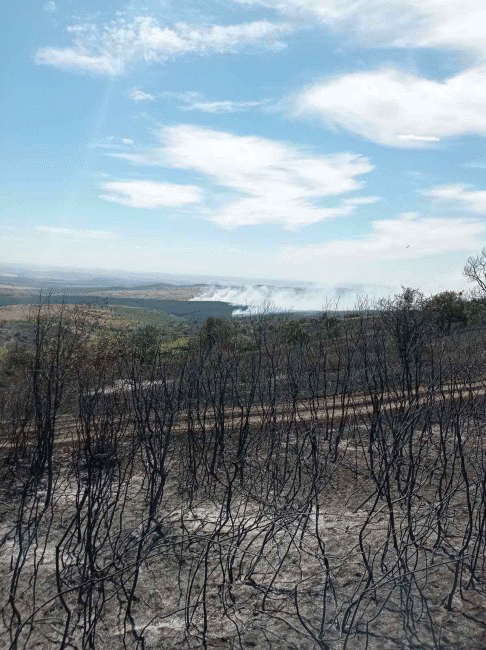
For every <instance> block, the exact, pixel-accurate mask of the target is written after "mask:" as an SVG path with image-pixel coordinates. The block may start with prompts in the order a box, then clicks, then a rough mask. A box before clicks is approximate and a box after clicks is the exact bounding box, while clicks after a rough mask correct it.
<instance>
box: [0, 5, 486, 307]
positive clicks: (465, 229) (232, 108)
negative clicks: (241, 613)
mask: <svg viewBox="0 0 486 650" xmlns="http://www.w3.org/2000/svg"><path fill="white" fill-rule="evenodd" d="M3 11H4V13H3V15H4V19H3V20H2V21H1V22H0V30H1V35H2V46H3V50H4V62H3V65H2V69H1V71H0V82H1V84H2V89H3V90H4V92H3V94H2V97H3V98H4V99H3V102H2V118H3V126H4V128H3V129H1V133H0V139H1V148H2V157H1V161H0V166H1V171H0V173H1V175H2V191H1V193H0V239H1V241H2V248H1V254H0V262H2V263H13V264H15V263H19V262H20V263H30V264H37V265H38V266H40V267H45V266H48V265H57V266H60V267H62V266H70V267H76V268H78V269H82V268H84V267H86V268H96V269H98V270H100V272H103V273H108V274H109V273H110V272H112V270H113V269H120V271H117V273H140V274H144V273H145V274H152V273H154V274H175V275H179V276H189V277H192V276H201V277H204V278H210V279H214V278H216V279H218V278H223V280H222V281H225V279H226V278H228V279H231V278H244V279H248V280H249V283H248V285H249V286H254V285H255V284H258V283H267V284H269V283H270V284H272V285H274V284H279V285H280V284H281V283H284V284H287V283H289V282H293V283H296V284H300V283H313V284H314V285H315V286H317V287H319V288H320V289H322V292H321V293H324V292H326V293H328V294H329V295H330V296H332V297H337V296H340V295H341V296H342V295H343V294H344V295H348V294H349V293H350V292H351V293H354V294H358V293H365V294H367V295H371V296H374V297H375V296H376V297H386V296H388V295H393V294H395V293H397V292H399V290H400V287H401V286H411V287H416V288H418V289H420V290H421V291H423V292H424V293H426V294H431V293H437V292H439V291H444V290H447V289H452V290H462V289H464V288H465V287H466V286H467V284H466V282H465V280H464V278H463V277H462V269H463V266H464V263H465V261H466V260H467V258H468V257H469V256H470V255H474V254H476V253H478V252H479V251H480V250H481V248H482V246H483V243H484V241H485V238H486V220H485V216H486V183H485V180H484V170H485V169H486V157H485V154H484V148H483V139H484V137H485V136H486V127H485V124H486V108H485V107H486V35H485V32H484V28H483V26H484V24H485V21H486V5H485V6H483V5H481V4H478V3H477V1H476V0H464V1H463V2H462V3H461V4H460V5H459V4H457V3H453V2H451V1H450V0H427V1H425V2H419V1H418V0H395V1H394V2H393V3H391V2H383V0H363V1H361V2H354V1H351V0H339V2H338V1H337V0H319V1H318V2H316V0H229V1H227V2H221V0H210V1H209V2H208V0H204V2H203V0H187V2H184V3H181V2H175V1H174V0H167V1H166V2H163V3H159V2H152V1H149V2H148V3H147V2H143V3H142V2H138V1H135V2H131V3H129V4H126V3H124V2H120V0H109V1H108V2H107V1H106V0H104V1H103V2H102V1H101V0H91V2H90V3H89V6H88V5H87V4H86V3H85V2H81V1H80V0H49V1H48V2H46V1H45V0H40V1H34V0H28V1H27V2H23V3H17V4H15V3H9V4H8V5H4V7H3ZM260 279H263V280H260Z"/></svg>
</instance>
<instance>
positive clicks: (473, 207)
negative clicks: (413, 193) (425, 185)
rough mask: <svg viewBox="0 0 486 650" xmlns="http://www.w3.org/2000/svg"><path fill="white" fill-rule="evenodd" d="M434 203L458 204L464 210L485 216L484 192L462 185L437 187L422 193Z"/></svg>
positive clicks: (485, 191)
mask: <svg viewBox="0 0 486 650" xmlns="http://www.w3.org/2000/svg"><path fill="white" fill-rule="evenodd" d="M423 194H424V196H427V197H429V198H431V199H434V200H436V201H440V202H445V203H452V204H456V205H457V204H460V205H462V207H464V208H465V209H466V210H469V211H471V212H478V213H480V214H486V190H473V189H470V188H468V187H467V186H466V185H464V184H462V183H453V184H450V185H439V186H437V187H432V188H431V189H429V190H426V191H424V192H423Z"/></svg>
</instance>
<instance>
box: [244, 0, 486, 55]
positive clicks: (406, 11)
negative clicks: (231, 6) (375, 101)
mask: <svg viewBox="0 0 486 650" xmlns="http://www.w3.org/2000/svg"><path fill="white" fill-rule="evenodd" d="M237 1H238V2H240V3H241V4H246V5H261V6H265V7H271V8H274V9H276V10H277V11H279V12H281V13H282V14H284V15H287V16H291V17H294V18H297V19H304V20H308V19H312V20H315V19H316V18H317V19H318V20H319V21H321V22H322V23H324V24H326V25H328V26H330V27H331V28H333V29H335V30H339V31H343V32H348V33H351V34H353V37H354V39H356V38H358V39H361V40H362V41H363V42H364V44H366V45H368V46H369V44H370V43H373V46H375V47H377V46H390V45H395V46H401V47H437V46H439V47H444V46H445V47H449V48H452V49H456V50H463V51H471V52H474V53H475V54H476V55H477V56H480V57H485V56H486V31H485V30H484V25H485V24H486V5H485V3H483V2H478V0H462V1H461V2H453V1H451V0H237Z"/></svg>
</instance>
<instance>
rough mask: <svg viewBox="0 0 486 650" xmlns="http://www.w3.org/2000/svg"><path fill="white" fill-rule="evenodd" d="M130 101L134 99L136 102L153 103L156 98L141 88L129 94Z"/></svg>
mask: <svg viewBox="0 0 486 650" xmlns="http://www.w3.org/2000/svg"><path fill="white" fill-rule="evenodd" d="M129 97H130V99H133V101H134V102H153V101H154V100H155V96H154V95H151V94H150V93H146V92H144V91H143V90H141V89H140V88H132V89H131V90H130V94H129Z"/></svg>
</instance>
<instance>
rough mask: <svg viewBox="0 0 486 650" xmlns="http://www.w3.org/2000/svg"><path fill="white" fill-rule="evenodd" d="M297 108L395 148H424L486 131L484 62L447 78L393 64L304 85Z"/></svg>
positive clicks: (485, 69) (300, 111)
mask: <svg viewBox="0 0 486 650" xmlns="http://www.w3.org/2000/svg"><path fill="white" fill-rule="evenodd" d="M295 110H296V113H297V114H298V115H314V116H317V117H320V118H321V119H323V120H324V121H325V122H326V123H328V124H332V125H337V126H340V127H343V128H345V129H347V130H349V131H353V132H354V133H358V134H360V135H362V136H364V137H366V138H368V139H370V140H373V141H374V142H379V143H381V144H386V145H392V146H396V147H424V146H428V145H430V144H431V143H432V144H433V143H435V142H437V141H438V140H440V139H441V138H446V137H452V136H458V135H463V134H468V133H475V134H478V135H483V136H485V135H486V66H478V67H476V68H473V69H471V70H468V71H466V72H462V73H460V74H459V75H457V76H455V77H452V78H450V79H448V80H447V81H445V82H437V81H432V80H430V79H424V78H421V77H418V76H416V75H413V74H407V73H405V72H400V71H398V70H393V69H385V70H379V71H372V72H357V73H352V74H347V75H343V76H342V77H339V78H336V79H331V80H329V81H324V82H320V83H317V84H315V85H313V86H310V87H309V88H307V89H304V90H303V92H301V94H300V95H299V96H298V97H297V98H296V100H295Z"/></svg>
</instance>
